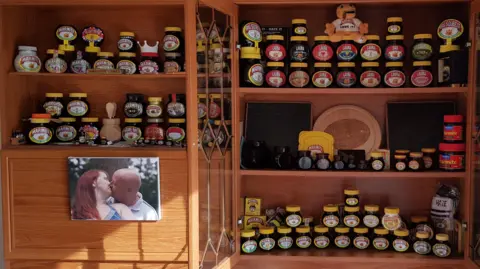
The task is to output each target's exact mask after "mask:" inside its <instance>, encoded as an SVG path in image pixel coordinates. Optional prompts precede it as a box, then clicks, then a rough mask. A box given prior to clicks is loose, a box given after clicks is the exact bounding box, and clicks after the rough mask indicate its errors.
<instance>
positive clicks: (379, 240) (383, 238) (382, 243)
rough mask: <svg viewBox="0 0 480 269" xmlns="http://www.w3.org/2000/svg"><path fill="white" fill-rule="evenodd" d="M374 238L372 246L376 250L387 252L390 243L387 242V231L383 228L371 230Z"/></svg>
mask: <svg viewBox="0 0 480 269" xmlns="http://www.w3.org/2000/svg"><path fill="white" fill-rule="evenodd" d="M373 232H374V238H373V241H372V245H373V247H374V248H375V249H376V250H380V251H383V250H387V249H388V247H389V246H390V241H388V230H387V229H384V228H375V230H373Z"/></svg>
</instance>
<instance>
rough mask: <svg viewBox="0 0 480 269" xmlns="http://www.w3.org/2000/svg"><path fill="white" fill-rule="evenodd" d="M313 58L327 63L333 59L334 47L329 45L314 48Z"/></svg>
mask: <svg viewBox="0 0 480 269" xmlns="http://www.w3.org/2000/svg"><path fill="white" fill-rule="evenodd" d="M312 56H313V58H314V59H315V61H319V62H327V61H329V60H330V59H332V57H333V49H332V46H330V45H327V44H319V45H316V46H315V47H314V48H313V51H312Z"/></svg>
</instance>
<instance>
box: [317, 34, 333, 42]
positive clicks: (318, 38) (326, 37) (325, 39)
mask: <svg viewBox="0 0 480 269" xmlns="http://www.w3.org/2000/svg"><path fill="white" fill-rule="evenodd" d="M314 40H315V41H329V40H330V37H329V36H328V35H317V36H316V37H315V38H314Z"/></svg>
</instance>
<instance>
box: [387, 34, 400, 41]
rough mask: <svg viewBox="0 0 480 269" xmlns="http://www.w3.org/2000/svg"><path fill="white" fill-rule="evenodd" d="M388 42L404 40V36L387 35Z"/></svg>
mask: <svg viewBox="0 0 480 269" xmlns="http://www.w3.org/2000/svg"><path fill="white" fill-rule="evenodd" d="M386 39H387V40H403V35H387V37H386Z"/></svg>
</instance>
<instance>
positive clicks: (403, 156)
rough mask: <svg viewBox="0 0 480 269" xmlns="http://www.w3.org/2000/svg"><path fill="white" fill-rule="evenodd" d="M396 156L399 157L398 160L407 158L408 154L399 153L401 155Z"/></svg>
mask: <svg viewBox="0 0 480 269" xmlns="http://www.w3.org/2000/svg"><path fill="white" fill-rule="evenodd" d="M394 158H395V159H397V160H404V159H406V158H407V155H401V154H399V155H395V156H394Z"/></svg>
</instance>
